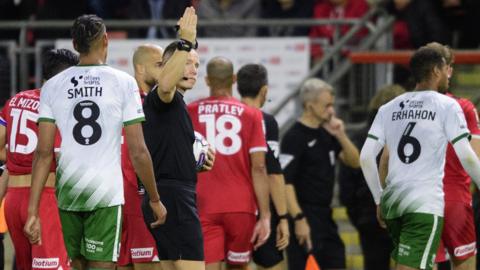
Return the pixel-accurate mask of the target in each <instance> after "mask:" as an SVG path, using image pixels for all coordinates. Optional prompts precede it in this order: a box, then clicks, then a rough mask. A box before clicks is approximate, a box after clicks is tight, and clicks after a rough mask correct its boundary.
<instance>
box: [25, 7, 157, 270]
mask: <svg viewBox="0 0 480 270" xmlns="http://www.w3.org/2000/svg"><path fill="white" fill-rule="evenodd" d="M72 37H73V43H74V47H75V50H77V51H78V52H79V53H80V63H79V65H78V66H75V67H71V68H69V69H67V70H65V71H64V72H62V73H60V74H58V75H57V76H55V77H53V78H52V79H50V80H49V81H47V82H46V83H45V84H44V86H43V88H42V92H41V96H40V109H39V120H38V122H39V143H38V147H37V150H36V158H35V160H34V163H33V173H32V175H33V176H32V189H31V196H30V202H29V215H28V220H27V223H26V225H25V232H26V234H27V235H28V237H29V239H30V241H31V242H32V243H41V233H42V232H41V231H40V220H39V218H38V201H39V195H40V192H41V190H42V188H43V186H44V184H45V180H46V175H47V173H48V168H49V167H50V162H51V159H52V155H53V141H54V135H55V132H56V130H57V128H58V130H59V132H60V135H61V137H62V143H61V147H60V153H59V158H58V164H57V182H56V189H57V191H56V193H57V198H58V207H59V209H60V218H61V222H62V228H63V233H64V239H65V246H66V248H67V253H68V256H69V257H70V259H72V266H73V267H74V268H76V269H84V268H85V267H87V268H108V269H112V268H113V267H114V264H113V262H115V261H116V259H117V256H118V249H119V245H118V243H119V238H120V224H121V205H122V204H123V203H124V198H123V177H122V171H121V167H120V141H121V135H122V133H121V131H122V126H123V127H124V128H125V135H126V136H125V138H126V141H127V144H128V147H129V149H130V151H129V152H130V157H131V160H132V163H133V166H134V167H135V170H136V172H137V174H138V176H139V178H140V179H141V180H142V181H143V183H144V185H145V188H146V190H147V192H148V193H149V195H150V206H151V207H152V209H153V211H154V213H155V215H156V217H157V220H156V221H155V222H154V223H153V224H151V225H152V226H158V225H160V224H161V223H162V222H163V221H164V220H165V215H166V210H165V208H164V207H163V205H162V203H161V202H160V197H159V195H158V192H157V189H156V185H155V179H154V175H153V168H152V162H151V158H150V155H149V153H148V150H147V149H146V146H145V142H144V140H143V133H142V128H141V124H140V123H141V122H142V121H143V120H144V115H143V110H142V105H141V102H140V96H139V90H138V86H137V84H136V81H135V79H134V78H133V77H131V76H130V75H128V74H126V73H124V72H121V71H118V70H115V69H113V68H111V67H108V66H106V65H105V61H106V56H107V47H108V39H107V34H106V28H105V25H104V24H103V21H102V20H101V19H100V18H98V17H96V16H95V15H83V16H80V17H78V18H77V19H76V20H75V22H74V24H73V27H72Z"/></svg>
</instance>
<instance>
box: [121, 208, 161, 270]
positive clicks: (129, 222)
mask: <svg viewBox="0 0 480 270" xmlns="http://www.w3.org/2000/svg"><path fill="white" fill-rule="evenodd" d="M126 203H128V202H126ZM138 213H140V215H138V214H137V215H129V214H127V213H124V215H123V223H122V239H121V242H120V256H119V258H118V265H119V266H126V265H131V264H134V263H148V262H158V261H159V259H158V251H157V247H156V243H155V240H154V239H153V236H152V234H151V233H150V231H149V230H148V228H147V225H146V224H145V221H144V220H143V215H142V209H141V208H139V209H138Z"/></svg>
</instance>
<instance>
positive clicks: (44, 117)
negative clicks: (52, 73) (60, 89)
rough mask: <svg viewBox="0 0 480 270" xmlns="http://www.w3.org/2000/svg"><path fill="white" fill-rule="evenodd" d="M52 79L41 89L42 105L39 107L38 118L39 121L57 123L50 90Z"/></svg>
mask: <svg viewBox="0 0 480 270" xmlns="http://www.w3.org/2000/svg"><path fill="white" fill-rule="evenodd" d="M50 85H51V80H50V81H47V82H46V83H45V84H44V85H43V87H42V90H41V91H40V106H39V108H38V120H37V122H39V123H40V122H52V123H55V117H54V116H53V110H52V101H51V100H50V95H49V92H50V91H51V90H50Z"/></svg>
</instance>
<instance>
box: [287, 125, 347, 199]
mask: <svg viewBox="0 0 480 270" xmlns="http://www.w3.org/2000/svg"><path fill="white" fill-rule="evenodd" d="M341 150H342V148H341V145H340V143H339V142H338V140H337V139H336V138H335V137H334V136H332V135H330V134H329V133H328V132H327V131H326V130H325V129H324V128H322V127H320V128H310V127H307V126H305V125H303V124H302V123H300V122H297V123H295V125H294V126H293V127H292V128H291V129H290V130H288V132H287V133H286V134H285V136H284V138H283V140H282V144H281V153H282V157H281V160H282V167H283V169H284V171H283V173H284V175H285V180H286V181H287V183H290V184H293V185H294V187H295V190H296V193H297V197H298V201H299V202H300V203H301V204H313V205H316V206H326V207H329V206H330V202H331V201H332V197H333V184H334V178H335V162H336V159H337V157H338V154H339V153H340V152H341Z"/></svg>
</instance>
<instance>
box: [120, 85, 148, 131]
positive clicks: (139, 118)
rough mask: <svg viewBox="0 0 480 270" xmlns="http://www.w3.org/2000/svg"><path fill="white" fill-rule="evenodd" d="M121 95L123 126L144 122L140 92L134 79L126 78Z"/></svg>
mask: <svg viewBox="0 0 480 270" xmlns="http://www.w3.org/2000/svg"><path fill="white" fill-rule="evenodd" d="M123 93H124V99H123V108H122V111H123V125H124V126H128V125H131V124H135V123H140V122H143V121H145V115H144V114H143V107H142V100H141V98H140V90H139V88H138V86H137V82H136V81H135V79H133V78H132V77H129V78H128V80H127V81H126V83H125V84H124V89H123Z"/></svg>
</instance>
